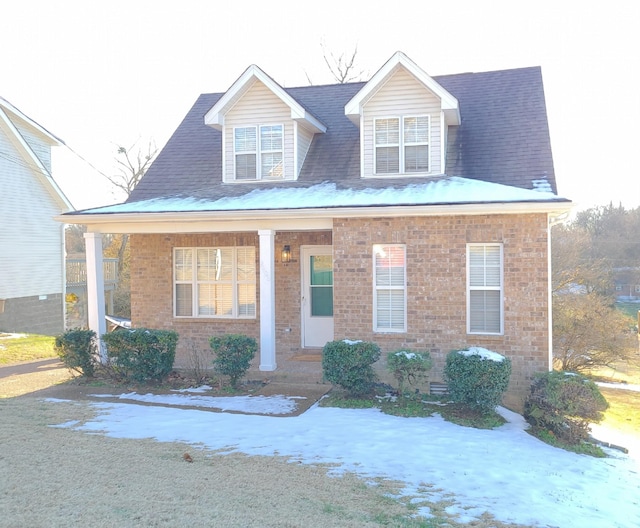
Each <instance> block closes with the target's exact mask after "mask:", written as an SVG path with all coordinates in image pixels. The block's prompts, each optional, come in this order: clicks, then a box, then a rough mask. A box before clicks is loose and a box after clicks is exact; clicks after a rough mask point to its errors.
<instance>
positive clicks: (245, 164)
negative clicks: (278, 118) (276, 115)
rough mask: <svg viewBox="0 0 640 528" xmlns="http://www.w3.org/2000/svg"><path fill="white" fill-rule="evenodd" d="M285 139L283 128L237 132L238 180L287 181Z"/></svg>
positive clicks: (264, 127) (235, 142) (252, 128)
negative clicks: (284, 179) (284, 160)
mask: <svg viewBox="0 0 640 528" xmlns="http://www.w3.org/2000/svg"><path fill="white" fill-rule="evenodd" d="M258 130H259V135H258ZM283 136H284V131H283V126H282V125H263V126H260V127H241V128H235V129H234V131H233V147H234V152H235V163H236V166H235V177H236V180H259V179H279V178H283V177H284V170H283V163H282V162H283V144H284V141H283Z"/></svg>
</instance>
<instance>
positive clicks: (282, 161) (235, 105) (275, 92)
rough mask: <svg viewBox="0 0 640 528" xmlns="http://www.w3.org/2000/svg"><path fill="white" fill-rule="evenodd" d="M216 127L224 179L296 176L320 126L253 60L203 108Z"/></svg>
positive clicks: (206, 119)
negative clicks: (218, 131) (213, 102)
mask: <svg viewBox="0 0 640 528" xmlns="http://www.w3.org/2000/svg"><path fill="white" fill-rule="evenodd" d="M204 122H205V124H206V125H209V126H211V127H213V128H215V129H217V130H220V131H221V132H222V150H223V152H222V178H223V181H224V182H257V181H271V182H272V181H291V180H296V179H297V178H298V175H299V174H300V169H301V168H302V164H303V162H304V159H305V157H306V155H307V152H308V151H309V147H310V145H311V141H312V139H313V136H314V134H318V133H324V132H326V130H327V128H326V126H325V125H324V124H323V123H321V122H320V121H319V120H318V119H316V118H315V117H314V116H313V115H311V114H310V113H309V112H308V111H307V110H306V109H305V108H304V107H303V106H302V105H301V104H300V103H299V102H298V101H296V100H295V99H294V98H293V97H291V96H290V95H289V94H288V93H287V91H286V90H285V89H284V88H282V87H281V86H280V85H279V84H278V83H276V82H275V81H274V80H273V79H272V78H271V77H269V76H268V75H267V74H265V73H264V72H263V71H262V70H261V69H260V68H258V67H257V66H255V65H252V66H250V67H249V68H247V70H246V71H245V72H244V73H243V74H242V75H241V76H240V78H239V79H238V80H237V81H236V82H235V83H233V85H232V86H231V88H229V90H228V91H227V92H226V93H225V94H224V95H223V96H222V97H221V98H220V99H219V100H218V102H217V103H216V104H215V105H214V106H213V107H212V108H211V109H210V110H209V111H208V112H207V113H206V115H205V117H204Z"/></svg>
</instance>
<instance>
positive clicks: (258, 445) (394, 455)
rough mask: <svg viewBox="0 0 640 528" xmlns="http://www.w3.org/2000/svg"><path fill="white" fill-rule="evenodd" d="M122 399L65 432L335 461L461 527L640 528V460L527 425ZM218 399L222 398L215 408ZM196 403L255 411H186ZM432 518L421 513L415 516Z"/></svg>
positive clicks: (229, 400) (246, 400)
mask: <svg viewBox="0 0 640 528" xmlns="http://www.w3.org/2000/svg"><path fill="white" fill-rule="evenodd" d="M120 398H121V399H122V401H123V402H138V401H144V402H148V403H155V404H156V405H153V406H149V405H140V404H139V403H107V402H96V403H94V404H93V405H95V406H96V407H97V408H98V409H99V414H98V416H97V418H96V419H94V420H93V421H90V422H88V423H84V424H77V423H75V424H74V423H69V424H62V426H64V427H72V428H75V429H77V430H78V431H83V432H86V433H94V434H95V433H99V434H104V435H107V436H110V437H116V438H153V439H156V440H157V441H160V442H169V441H171V442H173V441H179V442H186V443H189V444H193V445H194V447H195V448H197V447H201V448H204V449H215V450H228V452H241V453H245V454H248V455H266V456H269V455H274V454H277V455H280V456H287V457H290V458H291V460H292V461H299V462H302V463H307V464H316V463H329V464H336V466H335V468H334V469H332V471H333V472H335V473H340V472H343V471H352V472H355V473H358V474H359V475H361V476H362V477H363V478H365V479H366V478H367V477H387V478H390V479H393V480H398V481H402V482H404V483H405V484H406V487H405V489H404V491H403V494H404V495H408V496H411V497H415V498H414V499H413V502H414V503H416V504H419V503H420V499H421V498H427V499H429V500H440V499H443V498H453V499H454V500H455V504H454V505H453V506H451V507H450V509H449V511H450V513H454V514H457V515H458V516H459V520H460V521H462V522H469V521H471V520H473V519H475V518H477V517H479V516H480V515H481V514H482V513H483V512H485V511H488V512H490V513H491V514H493V515H494V516H495V517H496V518H497V519H498V520H501V521H504V522H515V523H522V524H528V525H535V526H538V525H539V526H552V527H562V528H566V527H574V526H575V527H579V528H589V527H593V528H603V527H607V528H615V527H629V528H631V527H634V528H636V527H638V526H640V456H639V455H640V452H639V450H638V446H627V447H629V448H631V451H630V454H629V455H625V454H623V453H621V452H619V451H615V450H608V453H609V454H610V455H611V456H610V458H606V459H596V458H591V457H588V456H585V455H576V454H573V453H568V452H566V451H563V450H560V449H556V448H553V447H551V446H548V445H546V444H544V443H542V442H540V441H539V440H537V439H536V438H534V437H532V436H530V435H529V434H527V433H526V432H525V428H526V423H525V422H524V420H523V418H522V417H521V416H520V415H518V414H515V413H513V412H511V411H508V410H506V409H499V411H500V413H501V414H502V415H503V416H504V417H505V418H506V419H507V420H508V423H507V424H505V425H503V426H502V427H500V428H498V429H496V430H492V431H488V430H477V429H470V428H465V427H460V426H457V425H454V424H451V423H448V422H445V421H444V420H443V419H442V418H440V417H439V416H438V415H435V416H433V417H430V418H400V417H395V416H389V415H386V414H383V413H382V412H380V411H378V410H376V409H335V408H325V407H319V406H317V405H315V406H313V407H311V409H309V410H308V411H307V412H305V413H304V414H302V415H300V416H297V417H293V418H292V417H281V416H277V415H279V414H286V413H288V412H290V411H291V408H292V406H295V400H294V399H292V398H287V397H285V396H272V397H264V396H263V397H241V398H235V397H224V398H209V397H207V396H206V395H203V394H192V395H190V394H188V393H180V394H174V395H168V396H167V395H165V396H153V395H138V394H135V393H132V394H123V395H120ZM219 400H224V401H219ZM175 405H180V406H184V405H189V406H196V407H197V406H204V407H209V408H221V407H222V406H224V408H225V409H227V410H235V411H244V412H248V413H261V414H260V415H257V414H253V415H250V414H234V413H228V412H210V411H207V410H193V409H191V410H186V409H181V408H177V407H175ZM419 511H420V513H421V514H423V515H426V516H428V515H429V511H428V510H427V509H426V508H423V509H420V510H419Z"/></svg>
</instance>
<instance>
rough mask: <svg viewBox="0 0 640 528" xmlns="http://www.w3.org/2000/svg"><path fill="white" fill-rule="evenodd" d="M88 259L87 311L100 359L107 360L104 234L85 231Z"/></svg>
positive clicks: (103, 361)
mask: <svg viewBox="0 0 640 528" xmlns="http://www.w3.org/2000/svg"><path fill="white" fill-rule="evenodd" d="M84 242H85V253H86V259H87V311H88V315H89V328H90V329H91V330H93V331H94V332H95V333H96V337H97V339H98V353H99V354H100V361H101V362H102V363H103V364H104V363H106V362H107V353H106V350H105V348H104V344H103V343H102V334H105V333H106V332H107V323H106V320H105V313H104V268H103V265H102V234H101V233H85V234H84Z"/></svg>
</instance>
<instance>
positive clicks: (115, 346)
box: [102, 328, 178, 382]
mask: <svg viewBox="0 0 640 528" xmlns="http://www.w3.org/2000/svg"><path fill="white" fill-rule="evenodd" d="M102 340H103V341H104V343H105V344H106V346H107V357H108V359H109V369H110V371H111V372H112V373H113V374H114V375H115V376H116V377H117V378H121V379H125V380H133V381H137V382H145V381H148V380H155V381H162V380H163V379H164V378H166V377H167V376H168V375H169V373H170V372H171V370H172V369H173V362H174V360H175V357H176V345H177V344H178V334H177V333H176V332H174V331H172V330H151V329H148V328H135V329H132V330H127V329H122V330H116V331H115V332H111V333H109V334H104V335H103V336H102Z"/></svg>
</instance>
